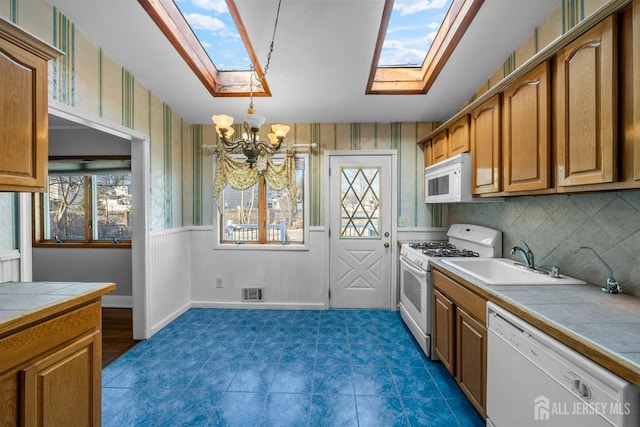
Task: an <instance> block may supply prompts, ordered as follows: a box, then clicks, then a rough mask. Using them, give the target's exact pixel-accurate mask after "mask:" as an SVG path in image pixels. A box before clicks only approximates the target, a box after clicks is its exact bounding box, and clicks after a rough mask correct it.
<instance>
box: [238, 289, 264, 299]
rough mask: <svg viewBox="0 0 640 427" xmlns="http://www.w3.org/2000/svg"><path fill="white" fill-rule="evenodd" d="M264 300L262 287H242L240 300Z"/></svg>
mask: <svg viewBox="0 0 640 427" xmlns="http://www.w3.org/2000/svg"><path fill="white" fill-rule="evenodd" d="M261 301H264V288H242V302H261Z"/></svg>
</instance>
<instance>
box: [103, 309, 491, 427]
mask: <svg viewBox="0 0 640 427" xmlns="http://www.w3.org/2000/svg"><path fill="white" fill-rule="evenodd" d="M102 381H103V387H102V420H103V425H104V426H117V427H121V426H172V427H173V426H242V427H245V426H278V427H281V426H322V427H326V426H375V427H387V426H447V427H448V426H483V425H484V422H483V420H482V419H481V418H480V416H479V415H478V414H477V412H476V411H475V410H474V409H473V407H472V406H471V404H470V403H469V402H468V400H467V399H466V398H465V397H464V395H463V394H462V392H461V391H460V389H459V388H458V386H457V384H456V383H455V381H454V380H453V379H452V378H451V376H450V375H449V373H448V372H447V371H446V370H445V369H444V367H443V366H442V364H441V363H439V362H432V361H430V360H428V359H427V358H426V357H425V356H424V353H423V352H422V350H420V348H419V347H418V345H417V343H416V342H415V340H414V339H413V337H412V336H411V334H410V333H409V331H408V329H406V327H405V326H404V324H403V322H402V320H401V319H400V316H399V314H398V313H397V312H393V311H385V310H327V311H293V310H249V309H246V310H232V309H190V310H189V311H187V312H185V313H184V314H183V315H182V316H180V317H179V318H178V319H176V320H175V321H173V322H172V323H171V324H169V325H168V326H167V327H165V328H164V329H162V330H161V331H159V332H158V333H157V334H155V335H154V336H153V337H152V338H151V339H148V340H146V341H143V342H141V343H140V344H138V345H137V346H136V347H134V348H132V349H131V350H129V351H128V352H127V353H126V354H124V355H123V356H122V357H120V358H119V359H118V360H116V361H115V362H113V363H112V364H110V365H109V366H107V367H106V368H105V369H104V370H103V372H102Z"/></svg>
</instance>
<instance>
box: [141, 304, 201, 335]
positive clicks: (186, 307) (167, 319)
mask: <svg viewBox="0 0 640 427" xmlns="http://www.w3.org/2000/svg"><path fill="white" fill-rule="evenodd" d="M191 306H192V305H191V303H186V304H185V305H183V306H182V307H180V308H179V309H177V310H175V311H174V312H173V313H171V314H169V315H168V316H167V317H165V318H164V319H162V320H161V321H160V322H158V323H156V324H155V325H153V326H151V335H150V336H149V338H151V337H152V336H153V335H154V334H155V333H156V332H158V331H160V330H161V329H162V328H164V327H165V326H167V325H168V324H169V323H171V322H173V321H174V320H176V319H177V318H178V317H180V315H181V314H182V313H184V312H185V311H187V310H189V309H190V308H191Z"/></svg>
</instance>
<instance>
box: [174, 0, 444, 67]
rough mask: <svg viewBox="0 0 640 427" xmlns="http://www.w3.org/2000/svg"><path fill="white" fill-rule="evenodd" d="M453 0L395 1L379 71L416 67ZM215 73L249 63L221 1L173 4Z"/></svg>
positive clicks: (178, 0)
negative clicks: (209, 60) (193, 34)
mask: <svg viewBox="0 0 640 427" xmlns="http://www.w3.org/2000/svg"><path fill="white" fill-rule="evenodd" d="M452 2H453V0H395V2H394V5H393V10H392V12H391V18H390V20H389V25H388V27H387V34H386V36H385V40H384V44H383V47H382V52H381V54H380V59H379V61H378V66H379V67H420V66H421V65H422V63H423V61H424V59H425V57H426V55H427V52H428V51H429V48H430V47H431V44H432V43H433V40H434V38H435V36H436V34H437V32H438V30H439V29H440V26H441V25H442V21H443V20H444V18H445V16H446V14H447V11H448V10H449V7H450V6H451V3H452ZM175 4H176V6H178V8H179V9H180V11H181V12H182V15H183V16H184V17H185V19H186V21H187V23H189V26H190V27H191V29H192V30H193V32H194V33H195V35H196V37H197V38H198V39H199V40H200V43H201V44H202V47H203V48H204V50H205V51H206V52H207V54H208V55H209V58H211V61H212V62H213V63H214V65H215V67H216V69H217V70H218V71H248V70H250V69H251V60H250V59H249V55H248V53H247V50H246V48H245V46H244V43H243V42H242V39H241V38H240V34H239V33H238V30H237V28H236V25H235V23H234V22H233V19H232V17H231V14H230V13H229V9H228V8H227V4H226V3H225V1H224V0H175Z"/></svg>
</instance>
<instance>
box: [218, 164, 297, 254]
mask: <svg viewBox="0 0 640 427" xmlns="http://www.w3.org/2000/svg"><path fill="white" fill-rule="evenodd" d="M305 160H306V156H295V177H296V187H297V195H296V200H294V201H293V203H292V201H291V196H290V193H289V190H287V189H286V188H285V189H282V190H274V189H272V188H270V187H269V184H268V183H267V182H266V180H265V178H264V176H262V177H260V179H259V180H258V182H257V183H256V184H254V185H253V186H252V187H250V188H248V189H246V190H235V189H233V188H231V186H229V185H227V186H226V187H225V188H224V190H223V191H222V195H221V197H220V200H219V204H220V242H221V243H226V244H238V243H248V244H280V245H287V244H303V243H304V241H305V221H306V220H305V209H306V206H305V203H304V200H305V194H306V191H307V189H306V179H305ZM276 161H277V160H276Z"/></svg>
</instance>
